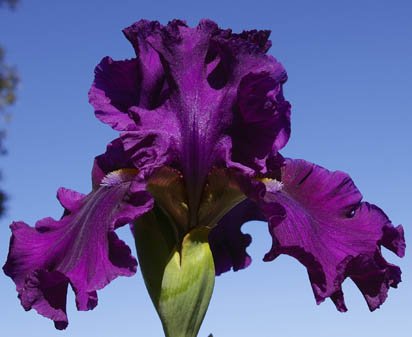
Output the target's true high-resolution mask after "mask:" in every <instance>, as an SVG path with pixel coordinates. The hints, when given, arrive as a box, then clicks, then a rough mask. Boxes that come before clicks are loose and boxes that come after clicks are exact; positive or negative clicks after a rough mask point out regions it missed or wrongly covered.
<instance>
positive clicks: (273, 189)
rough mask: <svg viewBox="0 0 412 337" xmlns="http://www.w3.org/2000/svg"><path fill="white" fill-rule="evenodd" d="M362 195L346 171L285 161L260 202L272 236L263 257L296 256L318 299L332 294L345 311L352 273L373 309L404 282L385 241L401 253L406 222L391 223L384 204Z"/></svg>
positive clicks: (353, 278) (389, 247)
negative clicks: (380, 205) (385, 252)
mask: <svg viewBox="0 0 412 337" xmlns="http://www.w3.org/2000/svg"><path fill="white" fill-rule="evenodd" d="M361 199H362V195H361V194H360V192H359V191H358V189H357V188H356V186H355V185H354V183H353V181H352V180H351V179H350V177H349V176H348V175H347V174H345V173H342V172H338V171H337V172H330V171H328V170H326V169H324V168H322V167H320V166H316V165H314V164H311V163H308V162H306V161H303V160H286V161H285V165H284V166H283V167H282V169H281V182H278V184H273V182H272V186H268V188H267V191H266V193H264V194H263V196H262V199H261V201H260V206H261V208H262V211H263V213H264V214H265V216H266V218H267V219H268V221H269V230H270V233H271V235H272V238H273V246H272V248H271V250H270V251H269V252H268V253H267V255H266V256H265V261H271V260H273V259H275V258H276V257H277V256H278V255H280V254H288V255H291V256H293V257H295V258H296V259H298V260H299V261H300V262H301V263H303V264H304V265H305V266H306V268H307V269H308V273H309V278H310V281H311V284H312V288H313V291H314V294H315V297H316V300H317V301H318V303H319V302H322V301H323V300H324V299H325V298H326V297H330V298H331V299H332V301H333V302H334V303H335V305H336V307H337V309H338V310H339V311H346V306H345V303H344V298H343V292H342V288H341V284H342V282H343V281H344V279H345V278H346V277H350V278H351V279H352V280H353V281H354V283H355V284H356V285H357V286H358V288H359V289H360V290H361V292H362V293H363V295H364V297H365V299H366V301H367V303H368V306H369V308H370V310H375V309H376V308H378V307H379V306H380V305H381V304H382V303H383V302H384V301H385V299H386V296H387V291H388V289H389V288H390V287H394V288H396V286H397V284H398V283H399V282H400V281H401V271H400V269H399V268H398V267H397V266H394V265H392V264H389V263H388V262H386V261H385V259H384V258H383V257H382V255H381V249H380V248H381V245H383V246H384V247H386V248H388V249H390V250H391V251H393V252H394V253H396V254H397V255H398V256H403V255H404V250H405V242H404V238H403V229H402V226H398V227H396V228H395V227H393V226H392V224H391V222H390V220H389V219H388V217H387V216H386V215H385V213H383V211H382V210H381V209H379V208H378V207H377V206H375V205H371V204H369V203H367V202H362V201H361Z"/></svg>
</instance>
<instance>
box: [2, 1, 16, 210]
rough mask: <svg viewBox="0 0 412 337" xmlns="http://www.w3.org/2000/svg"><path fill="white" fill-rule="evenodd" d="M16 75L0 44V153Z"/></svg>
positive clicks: (6, 4)
mask: <svg viewBox="0 0 412 337" xmlns="http://www.w3.org/2000/svg"><path fill="white" fill-rule="evenodd" d="M17 3H18V0H0V7H8V8H10V9H14V8H15V7H16V5H17ZM17 83H18V77H17V73H16V71H15V70H14V69H13V68H12V67H10V66H9V65H7V64H6V62H5V53H4V49H3V48H2V47H1V46H0V120H1V121H0V124H1V126H0V154H4V153H5V148H4V142H3V141H4V137H5V124H6V123H7V121H8V120H9V114H8V113H7V107H8V106H9V105H11V104H13V103H14V102H15V100H16V94H15V92H16V87H17ZM0 178H1V175H0ZM5 199H6V195H5V194H4V192H3V191H2V190H0V216H1V215H2V214H3V212H4V201H5Z"/></svg>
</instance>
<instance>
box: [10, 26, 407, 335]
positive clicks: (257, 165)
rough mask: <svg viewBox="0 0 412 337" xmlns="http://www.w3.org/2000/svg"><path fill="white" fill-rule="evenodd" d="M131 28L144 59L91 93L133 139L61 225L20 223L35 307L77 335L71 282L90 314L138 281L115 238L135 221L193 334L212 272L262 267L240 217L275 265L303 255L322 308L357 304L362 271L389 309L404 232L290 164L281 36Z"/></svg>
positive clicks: (155, 272) (145, 262) (171, 314)
mask: <svg viewBox="0 0 412 337" xmlns="http://www.w3.org/2000/svg"><path fill="white" fill-rule="evenodd" d="M123 32H124V34H125V36H126V38H127V39H128V40H129V41H130V42H131V44H132V46H133V48H134V50H135V52H136V57H135V58H132V59H130V60H125V61H114V60H112V59H111V58H110V57H106V58H104V59H103V60H102V61H101V63H100V64H99V65H98V66H97V67H96V70H95V80H94V82H93V85H92V88H91V90H90V93H89V98H90V103H91V104H92V105H93V107H94V109H95V113H96V116H97V118H98V119H100V120H101V121H102V122H104V123H106V124H109V125H110V126H111V127H112V128H113V129H115V130H117V131H119V132H120V136H119V137H118V138H117V139H115V140H114V141H112V142H111V143H110V144H109V145H108V147H107V151H106V152H105V153H104V154H102V155H100V156H98V157H96V159H95V162H94V167H93V171H92V182H93V189H92V192H90V193H89V194H87V195H83V194H80V193H77V192H75V191H71V190H68V189H63V188H61V189H59V191H58V193H57V197H58V199H59V201H60V203H61V204H62V206H63V207H64V213H63V216H62V218H61V219H60V220H54V219H52V218H45V219H42V220H40V221H38V222H37V223H36V225H35V227H34V228H33V227H30V226H28V225H27V224H25V223H24V222H14V223H13V224H12V225H11V229H12V232H13V235H12V238H11V243H10V251H9V255H8V259H7V262H6V264H5V266H4V268H3V269H4V272H5V273H6V274H7V275H8V276H10V277H11V278H12V279H13V281H14V282H15V284H16V287H17V291H18V294H19V298H20V301H21V303H22V305H23V307H24V308H25V309H26V310H29V309H32V308H34V309H36V310H37V311H38V312H39V313H40V314H42V315H44V316H46V317H48V318H50V319H52V320H53V321H54V323H55V326H56V328H58V329H64V328H66V326H67V324H68V320H67V315H66V293H67V288H68V285H70V286H71V288H72V289H73V291H74V293H75V295H76V304H77V308H78V309H79V310H90V309H93V308H94V307H95V306H96V304H97V292H96V291H97V290H99V289H101V288H103V287H104V286H106V285H107V284H108V283H109V282H110V281H112V280H113V279H114V278H116V277H117V276H120V275H124V276H131V275H133V274H134V273H135V272H136V267H137V262H136V259H135V258H134V257H133V256H132V255H131V251H130V249H129V247H128V246H127V245H126V244H125V243H124V242H123V241H121V240H120V239H119V238H118V237H117V235H116V234H115V229H116V228H118V227H120V226H123V225H125V224H132V230H133V234H134V237H135V239H136V247H137V253H138V257H139V261H140V265H141V268H142V272H143V276H144V278H145V282H146V286H147V288H148V290H149V293H150V296H151V298H152V300H153V303H154V305H155V307H156V309H157V311H158V313H159V315H160V317H161V319H162V322H163V325H164V329H165V332H166V334H167V336H196V334H197V330H198V328H199V326H200V323H201V321H202V319H203V315H204V313H205V311H206V308H207V305H208V303H209V299H210V295H211V291H212V288H213V280H214V275H215V274H216V275H219V274H221V273H223V272H226V271H229V270H230V269H233V270H235V271H236V270H239V269H243V268H246V267H247V266H248V265H249V264H250V262H251V259H250V257H249V255H248V254H247V252H246V248H247V246H248V245H249V244H250V242H251V238H250V236H249V235H247V234H244V233H242V231H241V226H242V224H244V223H245V222H247V221H250V220H264V221H267V222H268V227H269V234H270V235H271V237H272V240H273V245H272V247H271V249H270V250H269V252H268V253H267V254H266V255H265V257H264V260H265V261H272V260H273V259H275V258H276V257H277V256H279V255H280V254H288V255H290V256H293V257H295V258H296V259H298V260H299V261H300V262H301V263H302V264H304V265H305V267H306V268H307V270H308V274H309V279H310V282H311V284H312V289H313V292H314V295H315V298H316V301H317V302H318V303H319V302H322V301H323V300H324V299H326V298H327V297H329V298H330V299H331V300H332V301H333V302H334V303H335V305H336V307H337V309H338V310H339V311H346V306H345V302H344V297H343V292H342V288H341V285H342V282H343V281H344V280H345V279H346V278H347V277H349V278H351V279H352V280H353V281H354V282H355V284H356V285H357V286H358V288H359V289H360V291H361V292H362V294H363V295H364V297H365V299H366V302H367V304H368V306H369V308H370V310H375V309H376V308H378V307H379V306H380V305H381V304H382V303H383V302H384V301H385V299H386V296H387V292H388V289H389V288H390V287H394V288H396V286H397V285H398V283H399V282H400V280H401V277H400V276H401V271H400V269H399V268H398V267H397V266H394V265H392V264H389V263H388V262H387V261H386V260H385V259H384V258H383V256H382V254H381V246H384V247H386V248H387V249H389V250H391V251H393V252H394V253H395V254H397V255H398V256H403V255H404V250H405V242H404V237H403V229H402V227H401V226H398V227H394V226H393V225H392V224H391V222H390V220H389V219H388V217H387V216H386V215H385V213H384V212H383V211H382V210H381V209H380V208H378V207H377V206H375V205H372V204H369V203H367V202H364V201H362V195H361V193H360V192H359V190H358V189H357V188H356V186H355V184H354V183H353V181H352V180H351V178H350V177H349V176H348V175H347V174H345V173H342V172H339V171H337V172H331V171H328V170H327V169H324V168H322V167H320V166H317V165H315V164H312V163H309V162H307V161H304V160H294V159H286V158H283V157H282V156H281V154H280V153H279V150H281V149H282V148H283V147H284V146H285V145H286V143H287V141H288V139H289V136H290V104H289V102H288V101H286V100H285V98H284V96H283V84H284V83H285V81H286V79H287V75H286V72H285V70H284V68H283V67H282V65H281V64H280V63H279V62H278V61H277V60H276V59H275V58H273V57H272V56H269V55H267V54H266V53H267V51H268V49H269V48H270V45H271V43H270V41H269V40H268V37H269V31H256V30H253V31H245V32H243V33H241V34H234V33H232V32H231V30H222V29H220V28H219V27H218V26H217V25H216V24H215V23H214V22H212V21H208V20H204V21H201V22H200V23H199V25H198V26H197V27H196V28H190V27H188V26H187V25H186V24H185V23H184V22H182V21H178V20H175V21H172V22H170V23H169V24H168V25H167V26H162V25H160V24H159V23H158V22H149V21H144V20H142V21H139V22H137V23H135V24H133V25H132V26H130V27H128V28H126V29H125V30H124V31H123ZM177 311H180V312H177ZM181 312H183V313H181ZM184 312H186V313H184ZM179 315H181V316H182V315H183V316H184V317H183V318H182V317H181V316H179ZM177 316H179V317H177ZM173 322H178V323H179V324H178V325H179V326H178V327H176V326H174V327H173V324H174V323H173ZM185 324H186V325H185ZM175 325H177V323H176V324H175ZM171 326H172V327H171ZM181 326H185V327H184V328H181ZM175 329H186V330H185V331H189V330H190V331H191V332H184V333H181V332H179V333H176V332H174V331H175ZM185 333H187V334H185Z"/></svg>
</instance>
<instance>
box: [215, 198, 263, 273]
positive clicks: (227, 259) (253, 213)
mask: <svg viewBox="0 0 412 337" xmlns="http://www.w3.org/2000/svg"><path fill="white" fill-rule="evenodd" d="M251 220H264V217H263V216H262V215H261V214H260V212H259V210H258V208H257V206H256V205H255V204H254V203H253V202H252V201H249V200H245V201H243V202H241V203H240V204H238V205H237V206H235V207H234V208H233V209H232V210H231V211H230V212H229V213H227V214H226V215H225V216H224V217H223V218H222V219H221V220H220V221H219V224H218V225H217V226H216V227H215V228H213V230H212V231H211V232H210V235H209V243H210V249H211V250H212V253H213V259H214V262H215V272H216V275H220V274H222V273H224V272H227V271H229V270H230V269H232V268H233V270H234V271H237V270H240V269H244V268H246V267H248V266H249V265H250V263H251V262H252V259H251V257H250V256H249V255H248V254H247V252H246V248H247V247H248V246H249V245H250V243H251V242H252V238H251V236H250V235H249V234H244V233H242V231H241V227H242V225H243V224H244V223H245V222H247V221H251Z"/></svg>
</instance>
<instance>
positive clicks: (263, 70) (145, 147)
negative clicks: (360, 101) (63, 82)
mask: <svg viewBox="0 0 412 337" xmlns="http://www.w3.org/2000/svg"><path fill="white" fill-rule="evenodd" d="M123 32H124V34H125V36H126V37H127V39H128V40H129V41H130V42H131V43H132V45H133V48H134V49H135V51H136V59H134V60H132V61H123V63H122V62H119V63H116V62H115V61H112V60H111V59H105V60H104V61H103V62H102V63H101V64H100V65H99V66H98V68H97V71H96V79H95V82H94V83H93V86H92V89H91V91H90V101H91V103H92V105H93V106H94V108H95V110H96V114H98V115H99V116H100V117H99V118H100V119H102V120H103V119H105V121H106V122H107V123H109V124H110V125H112V126H114V127H116V129H118V130H119V131H123V133H122V137H121V140H122V141H123V144H124V148H125V150H126V151H127V152H128V154H129V155H130V157H131V158H132V160H133V164H134V165H135V166H136V167H138V168H139V169H141V168H142V167H143V169H144V170H145V169H146V167H148V168H149V170H150V168H155V167H157V166H158V165H168V166H172V167H173V168H175V169H177V170H179V171H180V172H182V174H183V177H184V180H185V184H186V186H187V193H188V206H189V208H190V209H193V210H196V209H197V208H198V207H199V203H200V199H201V195H202V188H203V186H204V184H205V182H206V179H207V175H208V173H209V171H210V169H211V168H212V167H213V166H219V167H231V168H237V169H241V170H242V171H243V172H248V173H255V172H256V171H260V173H262V172H263V173H264V172H266V171H267V169H266V167H265V163H266V160H267V158H268V157H269V156H271V155H272V154H273V152H277V151H278V150H279V149H280V148H282V147H283V146H284V145H285V144H286V142H287V141H288V139H289V134H290V105H289V103H288V102H287V101H286V100H285V99H284V97H283V92H282V87H283V84H284V83H285V81H286V78H287V76H286V72H285V70H284V68H283V66H282V65H281V64H280V63H279V62H278V61H277V60H276V59H275V58H273V57H272V56H269V55H267V54H266V53H267V51H268V49H269V47H270V41H269V40H268V38H269V31H256V30H254V31H248V32H242V33H240V34H234V33H232V32H231V31H230V30H223V29H220V28H219V27H218V26H217V25H216V24H215V23H214V22H212V21H210V20H202V21H201V22H200V23H199V24H198V26H197V27H193V28H191V27H188V26H187V25H186V23H184V22H183V21H180V20H173V21H171V22H169V23H168V24H167V25H161V24H159V23H158V22H155V21H154V22H150V21H146V20H142V21H139V22H137V23H135V24H133V25H132V26H130V27H128V28H126V29H124V31H123ZM136 64H137V65H138V66H137V68H138V70H136V69H135V65H136ZM126 68H127V69H128V70H126ZM124 76H125V77H127V78H123V77H124ZM111 78H113V81H111V80H110V79H111ZM118 81H120V82H121V83H118ZM133 90H134V91H133ZM120 91H124V98H122V99H121V102H120V101H119V102H118V98H120V95H119V92H120ZM133 92H134V94H132V93H133ZM96 93H97V94H96ZM119 113H120V114H119ZM115 116H117V117H118V120H119V124H118V125H114V120H112V118H114V117H115ZM131 120H132V121H133V122H134V123H135V126H134V127H133V126H131V125H129V122H130V121H131ZM122 127H123V129H122ZM193 214H195V211H194V212H193ZM193 214H191V219H190V222H191V223H192V225H195V224H194V222H195V219H194V217H195V216H194V215H193Z"/></svg>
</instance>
